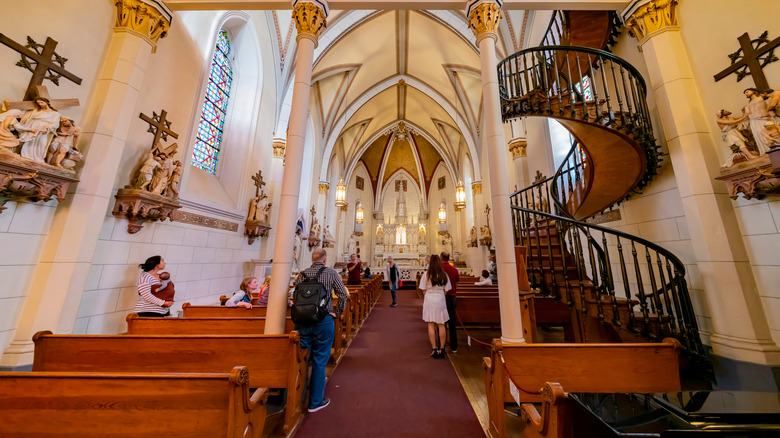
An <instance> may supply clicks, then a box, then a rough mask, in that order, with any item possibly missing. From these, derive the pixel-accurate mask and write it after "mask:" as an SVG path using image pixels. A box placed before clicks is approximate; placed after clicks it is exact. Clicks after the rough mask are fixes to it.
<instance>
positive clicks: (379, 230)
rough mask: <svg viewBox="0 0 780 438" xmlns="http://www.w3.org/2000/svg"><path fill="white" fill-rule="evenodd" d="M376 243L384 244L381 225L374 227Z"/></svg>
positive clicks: (383, 233)
mask: <svg viewBox="0 0 780 438" xmlns="http://www.w3.org/2000/svg"><path fill="white" fill-rule="evenodd" d="M375 244H376V245H384V244H385V232H384V230H383V229H382V226H381V225H380V226H378V227H376V241H375Z"/></svg>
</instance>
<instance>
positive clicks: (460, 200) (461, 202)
mask: <svg viewBox="0 0 780 438" xmlns="http://www.w3.org/2000/svg"><path fill="white" fill-rule="evenodd" d="M464 208H466V188H465V187H464V186H463V181H462V180H458V185H457V187H455V209H456V210H462V209H464Z"/></svg>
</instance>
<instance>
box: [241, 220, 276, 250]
mask: <svg viewBox="0 0 780 438" xmlns="http://www.w3.org/2000/svg"><path fill="white" fill-rule="evenodd" d="M270 229H271V226H270V225H268V224H265V223H261V222H260V221H250V220H248V221H246V222H244V236H247V237H248V238H249V244H250V245H251V244H253V243H255V239H257V238H258V237H261V236H268V230H270Z"/></svg>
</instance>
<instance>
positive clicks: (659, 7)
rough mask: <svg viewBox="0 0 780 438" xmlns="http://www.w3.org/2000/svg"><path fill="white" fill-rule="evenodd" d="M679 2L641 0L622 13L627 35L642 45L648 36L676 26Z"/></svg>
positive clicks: (670, 0) (677, 0)
mask: <svg viewBox="0 0 780 438" xmlns="http://www.w3.org/2000/svg"><path fill="white" fill-rule="evenodd" d="M678 3H680V1H679V0H642V1H639V2H637V3H635V4H633V5H631V6H630V7H629V8H628V9H626V10H625V11H623V21H624V22H625V23H626V26H628V29H629V30H628V33H629V34H630V35H631V36H633V37H634V38H636V39H637V40H639V44H640V45H641V44H643V43H644V42H645V41H646V40H647V39H648V38H649V37H650V35H652V34H654V33H656V32H658V31H662V30H667V29H669V28H674V27H676V26H677V13H676V10H675V8H676V7H677V4H678Z"/></svg>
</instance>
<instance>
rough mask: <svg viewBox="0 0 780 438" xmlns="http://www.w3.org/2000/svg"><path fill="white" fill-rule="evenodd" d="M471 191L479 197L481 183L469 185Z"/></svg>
mask: <svg viewBox="0 0 780 438" xmlns="http://www.w3.org/2000/svg"><path fill="white" fill-rule="evenodd" d="M471 191H472V192H474V194H475V195H481V194H482V183H481V182H475V183H471Z"/></svg>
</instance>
